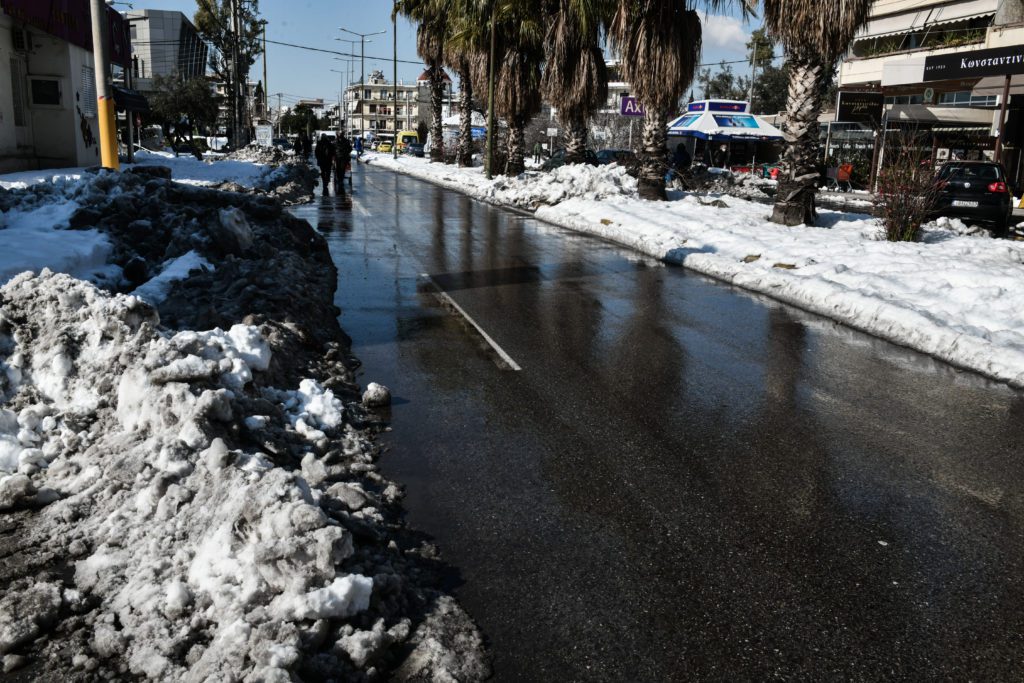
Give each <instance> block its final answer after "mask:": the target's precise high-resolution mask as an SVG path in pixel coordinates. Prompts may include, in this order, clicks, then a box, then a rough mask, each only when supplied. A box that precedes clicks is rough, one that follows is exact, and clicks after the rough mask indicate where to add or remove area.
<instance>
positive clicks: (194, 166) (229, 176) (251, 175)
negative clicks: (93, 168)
mask: <svg viewBox="0 0 1024 683" xmlns="http://www.w3.org/2000/svg"><path fill="white" fill-rule="evenodd" d="M135 160H136V162H135V163H134V164H122V166H121V169H122V170H127V169H129V168H132V167H134V166H166V167H167V168H170V169H171V177H172V178H173V179H174V181H175V182H179V183H184V184H186V185H196V186H201V187H208V186H212V185H219V184H221V183H226V182H233V183H237V184H239V185H241V186H243V187H256V186H258V185H259V184H260V183H262V182H264V181H265V180H266V177H267V175H269V174H270V173H272V172H273V171H274V168H273V167H272V166H269V165H267V164H261V163H255V162H252V161H240V160H234V159H222V158H214V159H212V160H206V161H200V160H198V159H196V158H195V157H193V156H186V155H182V156H177V157H176V156H174V155H173V154H171V153H169V152H148V151H145V150H142V151H139V152H138V153H136V155H135ZM85 174H86V170H85V169H84V168H57V169H46V170H43V171H20V172H17V173H7V174H4V175H0V187H2V188H4V189H6V190H11V189H21V188H25V187H29V186H31V185H35V184H36V183H45V182H50V183H54V182H57V183H59V182H61V181H65V180H79V179H81V178H82V176H83V175H85Z"/></svg>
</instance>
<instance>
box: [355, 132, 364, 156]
mask: <svg viewBox="0 0 1024 683" xmlns="http://www.w3.org/2000/svg"><path fill="white" fill-rule="evenodd" d="M362 158H363V138H362V137H358V138H356V161H361V160H362Z"/></svg>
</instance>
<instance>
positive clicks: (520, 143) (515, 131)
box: [505, 116, 526, 176]
mask: <svg viewBox="0 0 1024 683" xmlns="http://www.w3.org/2000/svg"><path fill="white" fill-rule="evenodd" d="M525 170H526V121H525V120H523V117H521V116H512V117H510V118H509V122H508V161H507V162H506V164H505V175H507V176H517V175H519V174H521V173H522V172H523V171H525Z"/></svg>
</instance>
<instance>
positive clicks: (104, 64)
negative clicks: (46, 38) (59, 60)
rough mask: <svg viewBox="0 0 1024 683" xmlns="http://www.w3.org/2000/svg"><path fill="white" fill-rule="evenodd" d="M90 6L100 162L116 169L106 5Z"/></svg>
mask: <svg viewBox="0 0 1024 683" xmlns="http://www.w3.org/2000/svg"><path fill="white" fill-rule="evenodd" d="M89 9H90V10H91V14H92V58H93V70H94V72H95V77H96V104H97V115H98V117H99V124H100V163H101V164H102V165H103V167H104V168H110V169H113V170H115V171H119V170H120V169H121V162H120V161H118V158H117V127H116V124H115V120H114V116H115V113H114V90H113V87H112V86H111V84H110V55H109V53H108V46H107V5H106V3H105V2H103V0H90V3H89Z"/></svg>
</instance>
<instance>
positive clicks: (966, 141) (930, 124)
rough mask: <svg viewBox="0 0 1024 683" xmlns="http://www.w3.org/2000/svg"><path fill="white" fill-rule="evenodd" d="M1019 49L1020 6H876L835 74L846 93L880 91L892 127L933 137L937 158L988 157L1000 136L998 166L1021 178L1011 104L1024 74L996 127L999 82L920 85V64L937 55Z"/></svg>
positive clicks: (954, 1)
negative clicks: (1000, 134)
mask: <svg viewBox="0 0 1024 683" xmlns="http://www.w3.org/2000/svg"><path fill="white" fill-rule="evenodd" d="M1019 45H1024V1H1022V0H875V2H874V3H873V4H872V6H871V10H870V15H869V21H868V23H867V25H866V26H865V27H864V28H863V29H862V30H861V31H860V33H859V34H858V35H857V37H856V38H855V40H854V42H853V44H852V45H851V47H850V50H849V52H848V54H847V56H846V57H845V58H844V59H843V62H842V64H841V66H840V69H839V87H840V90H846V91H873V92H880V93H882V95H883V97H884V102H885V110H886V112H887V114H886V117H887V119H888V121H889V122H890V123H893V122H901V123H904V124H909V125H914V126H920V127H922V128H926V129H927V130H929V131H932V132H933V133H934V135H935V142H934V144H935V148H936V154H937V156H938V158H939V159H945V158H957V157H959V156H963V157H964V158H993V156H994V147H995V138H996V135H997V133H998V132H1000V130H1002V132H1003V134H1004V143H1005V145H1006V147H1004V153H1003V155H1002V158H1001V161H1002V162H1003V164H1004V166H1006V168H1007V170H1008V171H1009V172H1010V175H1011V177H1013V178H1016V177H1018V176H1019V171H1020V168H1019V167H1020V165H1021V155H1020V153H1019V150H1020V141H1021V140H1020V138H1021V134H1020V133H1021V130H1020V129H1021V126H1020V125H1019V123H1018V122H1017V119H1018V118H1019V115H1018V113H1017V110H1018V105H1017V102H1016V100H1018V99H1020V98H1019V96H1020V95H1022V94H1024V75H1021V76H1014V77H1012V80H1011V87H1010V98H1009V100H1008V103H1007V104H1008V106H1009V107H1010V109H1011V112H1010V114H1009V115H1008V117H1007V118H1008V120H1007V121H1005V122H1001V121H1000V120H999V109H1000V106H1001V104H1002V97H1003V87H1004V81H1005V79H1004V77H1002V76H989V77H982V78H959V79H950V80H945V81H931V80H925V69H924V67H925V60H926V59H927V58H928V57H932V56H937V55H953V54H957V55H958V54H965V53H969V52H972V51H975V50H985V49H991V48H1002V47H1008V46H1019Z"/></svg>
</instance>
